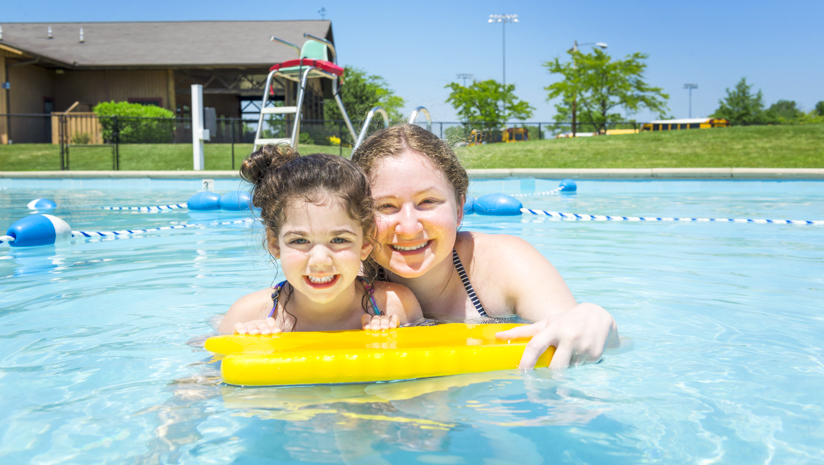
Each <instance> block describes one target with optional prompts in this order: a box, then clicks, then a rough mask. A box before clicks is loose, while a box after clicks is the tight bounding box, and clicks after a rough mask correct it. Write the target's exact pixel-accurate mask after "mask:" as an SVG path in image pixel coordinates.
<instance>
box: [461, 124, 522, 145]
mask: <svg viewBox="0 0 824 465" xmlns="http://www.w3.org/2000/svg"><path fill="white" fill-rule="evenodd" d="M525 140H529V131H528V130H527V129H526V128H507V129H504V130H491V131H479V130H477V129H473V130H472V132H471V133H469V142H468V143H467V145H481V144H494V143H496V142H507V143H509V142H521V141H525Z"/></svg>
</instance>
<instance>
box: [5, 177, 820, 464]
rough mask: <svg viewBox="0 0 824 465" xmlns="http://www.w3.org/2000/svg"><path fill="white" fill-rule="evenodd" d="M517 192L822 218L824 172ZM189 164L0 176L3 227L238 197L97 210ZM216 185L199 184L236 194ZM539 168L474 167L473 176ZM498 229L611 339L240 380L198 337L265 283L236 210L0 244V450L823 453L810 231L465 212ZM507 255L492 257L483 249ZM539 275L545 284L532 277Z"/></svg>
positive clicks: (161, 458) (482, 455) (405, 459)
mask: <svg viewBox="0 0 824 465" xmlns="http://www.w3.org/2000/svg"><path fill="white" fill-rule="evenodd" d="M578 185H579V193H578V194H577V195H574V196H547V197H536V198H525V199H524V203H525V204H526V205H527V206H529V207H534V208H539V209H544V210H552V211H562V212H575V213H589V214H607V215H627V216H630V215H631V216H691V217H728V218H776V219H800V220H820V219H824V183H821V182H755V181H753V182H749V181H748V182H742V181H737V182H725V181H706V182H699V181H683V182H681V181H639V182H618V181H581V182H579V183H578ZM199 186H200V182H199V181H148V180H143V181H123V180H110V181H106V180H99V181H96V180H80V181H78V180H66V181H24V180H0V187H6V189H3V190H0V232H3V231H5V229H6V228H7V227H8V225H10V224H11V223H12V222H13V221H14V220H16V219H19V218H21V217H23V216H26V215H28V214H29V212H28V211H27V210H26V209H25V205H26V203H28V202H29V201H30V200H32V199H34V198H40V197H45V198H51V199H53V200H55V201H56V202H57V204H58V205H59V208H58V209H57V210H56V211H55V212H54V213H53V214H55V215H57V216H60V217H61V218H63V219H65V220H66V221H67V222H68V223H69V224H70V225H71V226H72V227H73V229H85V230H118V229H126V228H130V229H131V228H150V227H157V226H165V225H168V224H170V223H172V222H182V223H195V222H198V223H203V224H207V223H209V222H211V221H214V220H230V219H237V218H239V216H238V214H229V213H225V212H224V213H213V214H199V215H195V214H192V213H189V212H186V211H183V212H171V213H161V214H146V213H129V212H111V211H101V210H98V209H95V208H94V207H99V206H103V205H134V206H137V205H160V204H171V203H179V202H182V201H185V200H186V199H187V198H188V197H189V195H191V194H192V193H194V192H195V191H196V190H197V189H198V188H199ZM238 186H239V183H238V182H237V181H217V183H216V190H217V191H218V192H225V191H228V190H234V189H237V188H238ZM556 186H557V181H552V182H550V181H541V180H538V181H536V180H531V179H524V180H506V181H476V182H473V183H472V185H471V188H470V190H471V192H472V193H473V194H476V195H479V194H483V193H488V192H508V193H518V192H533V191H545V190H550V189H552V188H554V187H556ZM464 229H467V230H475V231H483V232H488V233H508V234H516V235H518V236H521V237H523V238H525V239H526V240H528V241H529V242H531V243H532V244H533V245H534V246H535V247H537V248H538V250H540V251H541V253H543V254H544V255H545V256H547V257H548V258H549V259H550V260H551V261H552V262H553V264H554V265H555V266H556V267H557V268H558V269H559V270H560V271H561V273H562V274H563V276H564V277H565V279H566V281H567V283H568V284H569V286H570V287H571V289H572V290H573V292H574V294H575V295H576V297H577V298H578V299H579V301H590V302H595V303H598V304H600V305H602V306H603V307H605V308H607V309H608V310H609V311H610V312H612V314H613V315H614V316H615V318H616V320H617V321H618V325H619V328H620V331H621V334H622V336H623V337H624V338H625V342H627V344H626V345H625V347H626V348H625V349H623V350H622V351H620V352H619V353H611V354H607V355H606V356H605V357H604V360H603V362H602V363H600V364H594V365H585V366H582V367H578V368H574V369H570V370H566V371H550V370H546V369H544V370H536V371H534V372H531V373H527V374H522V373H518V372H514V371H513V372H500V373H492V374H483V375H465V376H455V377H446V378H438V379H432V380H418V381H406V382H397V383H384V384H369V385H341V386H325V387H297V388H254V389H251V388H237V387H231V386H225V385H222V384H221V383H220V380H219V372H218V369H219V367H218V366H217V364H214V363H210V359H211V357H210V356H209V353H208V352H205V351H204V350H203V349H202V341H203V338H204V337H205V336H207V335H209V334H211V333H212V331H213V325H214V322H215V319H216V317H218V316H219V315H221V314H222V313H224V312H225V311H226V309H227V308H228V306H229V305H230V304H231V303H232V302H234V301H235V300H236V299H237V298H238V297H240V296H241V295H243V294H245V293H248V292H250V291H252V290H256V289H260V288H263V287H265V286H267V285H270V284H271V283H272V282H273V281H275V280H276V279H278V278H277V277H276V276H275V268H274V265H273V264H272V263H271V261H270V260H269V258H268V257H267V256H266V255H265V254H264V253H263V251H262V248H261V245H260V241H261V236H260V231H259V230H257V229H254V228H249V227H247V226H243V225H235V226H220V227H216V226H204V227H203V228H199V229H185V230H177V231H167V232H163V233H153V234H147V235H145V236H144V237H139V238H126V239H122V238H121V239H116V240H115V239H107V240H86V241H77V242H76V243H74V244H64V245H58V246H56V247H39V248H31V249H13V248H9V247H8V246H6V245H0V462H2V463H57V462H68V463H101V462H112V463H156V462H163V463H259V462H260V463H266V462H272V463H274V462H277V463H290V462H309V463H340V462H344V463H393V464H394V463H436V464H453V463H479V462H481V461H484V462H485V463H494V464H498V463H518V464H520V465H526V464H537V463H610V464H613V463H618V464H620V463H640V462H645V463H666V464H672V463H675V464H680V463H730V464H738V463H741V464H749V463H776V464H778V463H780V464H785V463H824V459H823V458H822V457H824V420H822V419H824V402H822V400H821V395H820V392H821V391H820V389H821V386H822V385H824V363H823V362H824V354H822V352H823V351H824V349H823V348H824V338H822V336H821V335H822V334H824V318H823V317H822V315H823V314H822V309H823V308H824V227H821V226H795V225H758V224H727V223H723V224H721V223H611V222H580V221H578V222H576V221H553V220H550V219H547V218H540V217H533V216H529V217H527V216H524V217H496V218H490V217H479V216H474V215H473V216H469V217H467V218H466V220H465V222H464ZM501 253H502V259H505V254H506V251H501ZM535 285H536V286H540V283H535Z"/></svg>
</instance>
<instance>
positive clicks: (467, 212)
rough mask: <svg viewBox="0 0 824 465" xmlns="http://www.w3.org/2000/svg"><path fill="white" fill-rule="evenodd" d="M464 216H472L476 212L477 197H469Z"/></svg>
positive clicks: (464, 208) (464, 207) (465, 203)
mask: <svg viewBox="0 0 824 465" xmlns="http://www.w3.org/2000/svg"><path fill="white" fill-rule="evenodd" d="M463 211H464V215H471V214H472V213H474V212H475V197H467V198H466V202H464V206H463Z"/></svg>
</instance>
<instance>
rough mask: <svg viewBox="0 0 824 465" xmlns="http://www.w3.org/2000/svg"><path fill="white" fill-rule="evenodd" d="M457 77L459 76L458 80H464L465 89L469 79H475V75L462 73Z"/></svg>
mask: <svg viewBox="0 0 824 465" xmlns="http://www.w3.org/2000/svg"><path fill="white" fill-rule="evenodd" d="M456 76H457V78H458V79H463V82H464V85H463V86H464V87H466V80H467V79H475V75H474V74H467V73H460V74H457V75H456Z"/></svg>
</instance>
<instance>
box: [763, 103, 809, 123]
mask: <svg viewBox="0 0 824 465" xmlns="http://www.w3.org/2000/svg"><path fill="white" fill-rule="evenodd" d="M767 113H768V115H767V118H768V119H771V120H777V121H779V122H781V123H789V122H793V121H796V120H797V119H798V118H800V117H802V116H803V115H804V112H803V111H801V110H800V109H799V108H797V107H796V103H795V102H794V101H791V100H779V101H777V102H775V103H773V104H772V105H770V108H769V109H768V110H767Z"/></svg>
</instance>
